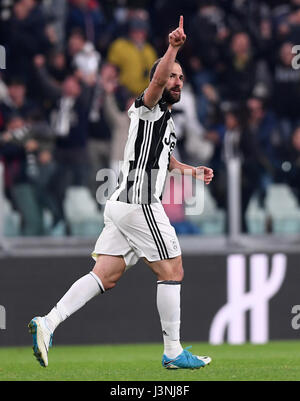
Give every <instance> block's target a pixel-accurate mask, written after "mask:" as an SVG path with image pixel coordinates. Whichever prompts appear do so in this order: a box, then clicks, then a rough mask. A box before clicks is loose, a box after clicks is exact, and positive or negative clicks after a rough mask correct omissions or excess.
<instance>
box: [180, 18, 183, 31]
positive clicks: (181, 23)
mask: <svg viewBox="0 0 300 401" xmlns="http://www.w3.org/2000/svg"><path fill="white" fill-rule="evenodd" d="M179 28H181V29H183V15H181V16H180V18H179Z"/></svg>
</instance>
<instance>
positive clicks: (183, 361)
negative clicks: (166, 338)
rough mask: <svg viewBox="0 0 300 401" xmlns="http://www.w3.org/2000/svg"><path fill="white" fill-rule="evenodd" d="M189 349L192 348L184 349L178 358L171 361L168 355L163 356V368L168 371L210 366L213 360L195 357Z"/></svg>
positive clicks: (206, 357)
mask: <svg viewBox="0 0 300 401" xmlns="http://www.w3.org/2000/svg"><path fill="white" fill-rule="evenodd" d="M189 348H191V347H187V348H186V349H184V350H183V351H182V353H181V354H180V355H178V356H177V357H176V358H172V359H170V358H168V357H167V356H166V355H163V358H162V365H163V367H164V368H166V369H199V368H204V366H206V365H209V364H210V362H211V358H210V357H209V356H197V355H193V354H192V353H191V352H190V351H188V349H189Z"/></svg>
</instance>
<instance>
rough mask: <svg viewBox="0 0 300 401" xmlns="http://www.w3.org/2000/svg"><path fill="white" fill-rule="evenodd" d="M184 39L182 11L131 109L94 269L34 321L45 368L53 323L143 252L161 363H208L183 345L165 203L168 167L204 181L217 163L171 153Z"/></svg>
mask: <svg viewBox="0 0 300 401" xmlns="http://www.w3.org/2000/svg"><path fill="white" fill-rule="evenodd" d="M185 40H186V35H185V33H184V29H183V16H180V21H179V26H178V28H177V29H175V30H174V31H173V32H171V33H170V35H169V46H168V49H167V51H166V53H165V54H164V56H163V57H162V58H161V59H159V60H157V61H156V62H155V64H154V65H153V67H152V70H151V72H150V84H149V87H148V88H147V89H146V90H145V91H144V93H143V94H142V95H141V96H140V97H138V98H137V99H136V100H135V102H134V104H133V105H132V106H131V108H130V109H129V111H128V114H129V117H130V119H131V124H130V128H129V135H128V140H127V144H126V147H125V152H124V162H123V167H122V170H121V178H120V180H119V185H118V187H117V189H116V191H115V192H114V193H113V195H112V196H111V197H110V199H109V200H108V201H107V202H106V205H105V211H104V222H105V226H104V228H103V231H102V233H101V234H100V237H99V239H98V241H97V243H96V245H95V250H94V252H93V257H94V258H95V260H96V264H95V266H94V268H93V270H92V271H91V272H90V273H88V274H87V275H85V276H83V277H82V278H80V279H79V280H77V281H76V282H75V283H74V284H73V286H72V287H71V288H70V289H69V290H68V291H67V293H66V294H65V295H64V296H63V298H62V299H61V300H60V301H59V302H58V303H57V305H56V306H55V307H54V308H53V309H52V310H51V311H50V313H49V314H47V315H46V316H43V317H35V318H33V319H32V320H31V322H30V323H29V329H30V332H31V334H32V336H33V350H34V355H35V357H36V358H37V360H38V361H39V362H40V364H41V365H42V366H45V367H46V366H47V365H48V350H49V346H50V345H51V343H52V336H53V332H54V330H55V329H56V327H57V326H58V325H59V324H61V323H62V322H63V321H64V320H65V319H66V318H68V317H69V316H71V315H72V314H73V313H74V312H76V311H77V310H78V309H79V308H81V307H82V306H83V305H85V304H86V303H87V302H88V301H89V300H90V299H92V298H93V297H95V296H96V295H98V294H103V293H104V292H105V291H107V290H110V289H112V288H113V287H115V285H116V283H117V281H118V280H119V279H120V277H121V276H122V274H123V273H124V272H125V271H126V269H128V268H129V267H130V266H132V265H134V264H135V263H136V262H137V261H138V259H139V258H141V257H142V258H143V259H144V260H145V262H146V263H147V265H148V266H149V267H150V269H152V271H153V272H154V273H155V275H156V276H157V308H158V312H159V316H160V321H161V326H162V332H163V339H164V354H163V357H162V365H163V367H165V368H175V369H176V368H177V369H178V368H189V369H195V368H200V367H203V366H205V365H207V364H209V363H210V361H211V358H210V357H207V356H201V357H200V356H196V355H193V354H192V353H191V352H190V351H188V350H187V349H185V350H183V348H182V346H181V343H180V290H181V283H182V280H183V267H182V259H181V250H180V245H179V242H178V239H177V236H176V233H175V230H174V228H173V227H172V226H171V224H170V221H169V219H168V217H167V216H166V214H165V212H164V209H163V206H162V204H161V201H160V200H161V196H162V191H163V186H164V182H165V179H166V176H167V172H168V170H170V171H171V170H173V169H174V168H176V169H178V170H179V171H180V173H182V174H184V173H186V172H188V173H189V174H190V175H192V176H193V177H195V178H201V179H202V180H203V181H204V182H205V183H206V184H209V183H210V181H211V180H212V178H213V171H212V169H210V168H207V167H203V166H201V167H192V166H189V165H186V164H183V163H179V162H178V161H177V160H176V159H175V158H174V157H173V156H172V155H171V154H172V151H173V149H174V147H175V144H176V135H175V127H174V123H173V120H172V117H171V108H172V104H174V103H176V102H178V101H179V100H180V92H181V89H182V86H183V73H182V69H181V66H180V64H179V62H178V61H177V59H176V55H177V52H178V51H179V49H180V47H181V46H182V45H183V44H184V42H185ZM149 175H151V180H150V179H149V178H148V177H149ZM150 181H151V182H150Z"/></svg>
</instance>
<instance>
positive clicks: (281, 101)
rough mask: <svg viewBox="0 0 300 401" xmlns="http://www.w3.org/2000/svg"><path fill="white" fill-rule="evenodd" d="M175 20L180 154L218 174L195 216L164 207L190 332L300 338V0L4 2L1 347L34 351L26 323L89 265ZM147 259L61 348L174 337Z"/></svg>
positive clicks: (220, 338) (196, 337) (190, 336)
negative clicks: (140, 99)
mask: <svg viewBox="0 0 300 401" xmlns="http://www.w3.org/2000/svg"><path fill="white" fill-rule="evenodd" d="M180 14H183V15H184V19H185V31H186V33H187V42H186V44H185V46H184V48H183V49H182V51H181V52H180V53H179V55H178V58H179V60H180V62H181V63H182V66H183V69H184V72H185V86H184V90H183V92H182V99H181V102H180V103H179V104H176V105H175V106H174V110H173V112H172V113H173V118H174V120H175V125H176V128H177V131H176V134H177V137H178V146H177V149H176V157H177V158H178V159H179V160H181V161H184V162H185V163H189V164H193V165H207V166H209V167H212V168H213V169H214V173H215V178H214V180H213V182H212V183H211V184H210V185H209V187H206V188H205V189H204V190H205V191H204V210H203V213H201V214H200V215H196V216H193V215H192V216H191V215H188V214H187V213H186V212H185V207H186V205H185V204H184V203H183V204H180V205H177V204H176V203H175V202H173V203H172V204H166V205H165V207H166V212H167V214H168V216H169V218H170V220H171V223H172V224H173V225H174V226H175V228H176V231H177V233H178V235H179V236H180V242H181V246H182V250H183V260H184V266H185V271H186V278H185V285H184V287H183V290H182V291H183V298H182V309H183V329H182V335H183V337H184V338H185V340H186V341H210V342H211V343H214V344H218V343H222V342H224V341H228V342H230V343H234V344H242V343H244V342H246V341H251V342H254V343H264V342H267V341H269V340H272V339H292V338H298V337H299V331H297V329H298V328H299V327H298V326H299V325H298V320H297V314H296V313H297V312H299V311H300V307H299V310H298V309H297V308H294V309H293V306H295V305H297V304H300V294H299V282H300V270H299V244H300V206H299V200H300V112H299V104H300V69H297V68H295V65H294V66H293V63H292V60H293V57H295V54H293V52H292V47H293V46H294V45H298V44H299V45H300V1H299V0H290V1H281V0H268V1H258V0H251V1H247V0H219V1H213V0H207V1H206V0H203V1H201V0H185V1H184V2H182V1H180V0H173V1H172V2H170V1H167V0H155V1H147V0H144V1H143V0H141V1H138V0H136V1H129V0H128V1H126V0H106V1H105V0H104V1H100V0H99V1H97V0H69V1H67V0H40V1H37V0H19V1H13V0H0V45H2V46H4V48H5V50H6V69H2V70H0V305H2V306H3V311H5V313H4V312H3V313H2V318H1V319H2V320H0V329H4V328H5V330H0V344H2V345H23V344H28V343H29V338H28V335H27V333H26V330H25V327H26V324H27V322H28V321H29V320H30V319H31V318H32V316H34V315H37V314H45V313H46V312H48V311H49V310H50V307H52V306H53V304H54V303H55V302H56V301H57V300H58V299H59V297H61V296H62V295H63V293H64V292H65V291H66V290H67V288H68V287H69V286H70V285H71V283H72V282H73V281H74V280H75V279H76V278H78V277H80V276H81V275H82V274H84V273H85V272H87V271H88V269H89V268H91V267H92V260H91V259H90V257H89V255H90V252H91V251H92V250H93V245H94V242H95V240H96V238H97V236H98V235H99V233H100V231H101V228H102V227H103V206H102V205H100V204H99V203H98V202H97V201H96V192H97V188H98V187H99V185H100V182H99V181H97V180H96V174H97V172H98V171H99V170H100V169H105V168H111V169H113V170H114V171H116V169H117V168H118V167H117V166H118V161H119V160H121V159H122V151H123V148H124V143H125V141H126V135H127V129H128V123H129V122H128V117H127V109H128V107H129V105H130V104H131V102H132V101H133V99H134V98H135V97H136V96H137V95H139V94H140V93H141V92H142V91H143V90H144V89H145V87H146V86H147V85H148V74H149V70H150V68H151V66H152V64H153V62H154V61H155V60H156V59H157V58H158V57H160V56H161V55H162V54H163V53H164V51H165V49H166V46H167V38H168V33H169V32H170V31H171V30H172V29H174V28H175V27H176V26H177V23H178V18H179V15H180ZM174 185H175V183H174ZM175 189H176V190H177V191H181V190H182V188H181V187H180V188H175ZM139 265H140V266H137V267H134V268H133V269H132V271H131V270H130V271H129V272H128V273H126V275H125V276H124V278H122V280H121V282H120V284H119V286H118V287H117V288H116V289H114V291H113V292H111V293H108V294H105V296H103V297H101V300H100V299H96V300H93V301H92V302H91V305H90V306H88V307H86V308H85V310H84V311H80V312H79V313H78V314H77V315H76V316H74V317H72V319H69V320H68V321H67V322H66V323H65V324H64V326H65V329H64V330H60V329H58V331H57V335H56V341H58V343H59V342H61V343H65V344H78V343H112V342H115V343H117V342H133V343H134V342H151V341H153V342H159V341H161V335H160V326H159V320H158V316H157V313H156V309H155V308H156V307H155V290H156V289H155V281H154V277H153V276H152V275H151V273H150V272H149V271H148V270H147V268H146V267H145V266H142V263H139ZM137 283H138V285H137ZM37 300H38V301H37ZM141 308H143V310H144V313H143V314H141V313H140V311H141ZM145 311H147V313H145ZM97 315H99V320H98V321H97V319H96V322H95V320H93V324H94V327H95V330H92V331H87V330H86V329H85V328H86V327H87V325H88V324H89V323H90V322H91V321H92V319H94V318H95V316H97ZM100 317H101V318H100ZM195 317H196V319H197V322H198V323H197V326H196V327H195ZM293 319H294V320H293ZM137 322H138V324H137ZM293 322H294V323H293Z"/></svg>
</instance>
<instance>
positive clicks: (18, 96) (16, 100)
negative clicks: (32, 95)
mask: <svg viewBox="0 0 300 401" xmlns="http://www.w3.org/2000/svg"><path fill="white" fill-rule="evenodd" d="M26 95H27V87H26V84H25V82H24V81H23V80H22V79H20V78H11V79H10V80H9V81H8V82H7V94H6V96H5V97H4V98H3V100H2V102H1V103H0V129H3V127H4V125H5V124H6V122H7V120H8V119H9V117H10V116H11V115H13V114H19V115H20V116H22V117H23V118H24V119H26V118H28V117H29V116H30V114H32V113H33V112H34V111H35V110H36V109H37V106H36V105H35V103H34V102H33V101H32V100H29V99H28V98H27V96H26Z"/></svg>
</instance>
